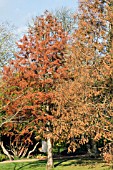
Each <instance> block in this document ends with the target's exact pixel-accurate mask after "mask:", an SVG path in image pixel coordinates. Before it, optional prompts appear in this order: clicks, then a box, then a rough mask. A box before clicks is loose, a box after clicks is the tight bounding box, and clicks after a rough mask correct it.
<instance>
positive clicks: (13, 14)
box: [0, 0, 78, 33]
mask: <svg viewBox="0 0 113 170" xmlns="http://www.w3.org/2000/svg"><path fill="white" fill-rule="evenodd" d="M77 2H78V0H0V23H2V22H6V21H7V22H9V23H11V24H14V25H15V26H16V27H17V32H18V33H21V32H22V31H23V30H24V29H26V28H27V24H28V22H30V20H31V19H32V18H33V17H35V16H39V15H42V14H43V12H44V11H45V10H48V11H54V10H55V9H60V8H62V7H66V8H69V9H73V10H75V11H76V10H77V5H78V3H77Z"/></svg>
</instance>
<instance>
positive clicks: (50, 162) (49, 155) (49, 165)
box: [46, 137, 54, 170]
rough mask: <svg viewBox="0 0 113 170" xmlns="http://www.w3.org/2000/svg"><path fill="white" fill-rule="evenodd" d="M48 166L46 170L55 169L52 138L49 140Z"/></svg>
mask: <svg viewBox="0 0 113 170" xmlns="http://www.w3.org/2000/svg"><path fill="white" fill-rule="evenodd" d="M47 155H48V157H47V166H46V169H47V170H51V169H52V168H53V167H54V164H53V155H52V142H51V139H50V137H48V138H47Z"/></svg>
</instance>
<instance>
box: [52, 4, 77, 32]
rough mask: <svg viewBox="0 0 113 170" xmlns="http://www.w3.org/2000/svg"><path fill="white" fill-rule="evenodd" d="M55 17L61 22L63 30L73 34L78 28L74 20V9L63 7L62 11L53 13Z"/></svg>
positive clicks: (58, 10) (57, 10)
mask: <svg viewBox="0 0 113 170" xmlns="http://www.w3.org/2000/svg"><path fill="white" fill-rule="evenodd" d="M53 15H54V16H55V17H56V18H57V20H58V21H59V22H61V23H62V26H63V29H64V30H65V31H66V32H68V33H72V32H73V31H74V29H75V27H76V24H77V23H76V20H75V19H74V11H73V10H72V9H69V8H66V7H62V8H60V9H56V10H55V11H54V12H53Z"/></svg>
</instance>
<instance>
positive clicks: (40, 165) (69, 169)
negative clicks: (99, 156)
mask: <svg viewBox="0 0 113 170" xmlns="http://www.w3.org/2000/svg"><path fill="white" fill-rule="evenodd" d="M54 166H55V167H54V169H55V170H90V169H92V170H111V168H110V166H108V165H106V164H105V163H104V162H102V161H101V160H87V159H71V160H66V159H65V160H64V159H63V160H55V161H54ZM0 169H1V170H45V169H46V161H33V162H18V163H17V162H12V163H0Z"/></svg>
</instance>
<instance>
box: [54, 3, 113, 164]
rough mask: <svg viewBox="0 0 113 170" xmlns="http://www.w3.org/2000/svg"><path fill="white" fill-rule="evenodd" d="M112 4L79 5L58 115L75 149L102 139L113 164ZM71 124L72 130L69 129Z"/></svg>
mask: <svg viewBox="0 0 113 170" xmlns="http://www.w3.org/2000/svg"><path fill="white" fill-rule="evenodd" d="M111 2H112V1H109V2H106V1H101V0H94V1H90V0H88V1H82V3H80V10H79V11H80V13H79V14H78V16H77V18H78V21H79V22H78V29H76V30H75V33H74V34H73V37H72V39H73V44H72V46H70V48H69V51H71V58H69V62H68V68H69V75H70V79H68V80H66V81H64V84H65V86H64V85H62V86H61V87H59V88H58V92H59V91H61V93H58V92H57V97H58V99H57V102H58V106H59V107H58V108H59V110H58V112H62V117H61V118H59V120H61V119H62V122H63V123H62V124H64V129H63V130H64V131H66V130H67V131H68V134H70V138H69V139H70V141H72V146H74V143H75V141H77V142H76V143H78V144H79V142H78V140H79V141H80V143H84V142H87V141H88V139H89V138H92V140H93V141H99V140H100V139H102V138H103V139H104V147H105V148H106V146H107V150H108V151H109V154H108V158H110V159H111V161H112V152H113V151H112V145H113V130H112V129H113V123H112V122H113V121H112V119H113V104H112V103H113V94H112V88H113V86H112V84H113V83H112V81H113V69H112V66H113V56H112V49H113V47H112V35H111V34H109V32H110V33H111V32H112V21H113V15H112V5H111V4H112V3H111ZM108 26H109V28H108ZM109 39H110V45H109ZM109 46H110V48H109ZM108 49H109V50H108ZM59 115H60V113H59ZM64 115H65V118H66V116H67V117H68V119H66V120H67V124H66V123H65V122H66V121H65V120H64ZM69 122H71V123H69ZM69 124H71V125H70V130H69V129H67V128H66V127H67V125H69ZM61 127H63V126H62V125H61ZM69 132H70V133H69ZM59 133H60V132H59ZM68 136H69V135H68ZM81 140H82V141H81ZM108 145H109V146H110V147H108ZM75 147H76V146H75ZM108 148H109V149H108ZM104 155H107V153H106V152H105V153H104ZM110 155H111V157H110ZM106 157H107V156H106Z"/></svg>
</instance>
